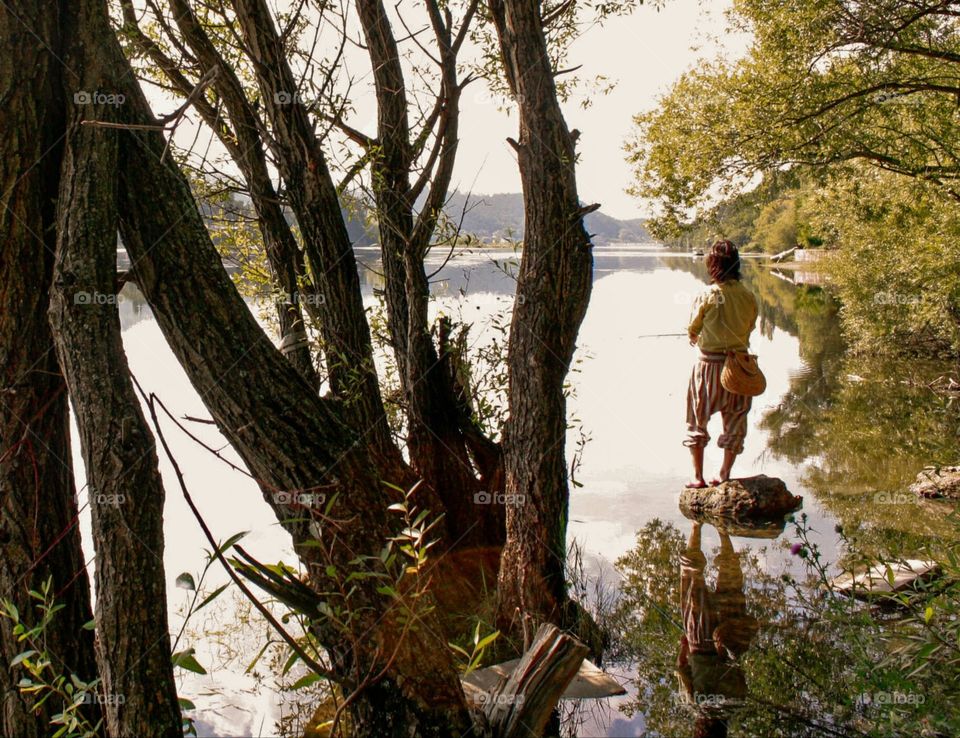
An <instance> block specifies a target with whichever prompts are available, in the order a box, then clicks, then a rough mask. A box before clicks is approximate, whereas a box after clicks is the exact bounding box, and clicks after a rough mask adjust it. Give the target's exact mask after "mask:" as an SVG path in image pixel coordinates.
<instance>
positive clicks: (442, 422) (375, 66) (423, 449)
mask: <svg viewBox="0 0 960 738" xmlns="http://www.w3.org/2000/svg"><path fill="white" fill-rule="evenodd" d="M356 4H357V12H358V17H359V20H360V23H361V26H362V28H363V32H364V37H365V40H366V42H367V51H368V54H369V56H370V63H371V67H372V70H373V77H374V84H375V86H376V94H377V140H376V143H375V146H376V155H375V156H373V158H372V165H371V166H372V172H373V176H372V181H373V193H374V198H375V200H376V205H377V219H378V228H379V234H380V251H381V254H382V255H383V266H384V277H385V280H386V290H385V292H386V302H387V311H388V317H389V321H388V323H389V329H390V340H391V343H392V345H393V350H394V355H395V356H396V360H397V369H398V372H399V375H400V383H401V387H402V388H403V394H404V400H405V403H406V409H407V426H408V427H407V448H408V451H409V454H410V462H411V465H412V466H413V468H414V469H415V470H416V472H417V473H418V474H419V475H420V477H421V478H422V479H423V480H425V482H426V483H427V484H429V485H430V486H431V487H432V488H433V489H434V490H436V491H437V494H438V495H439V496H440V498H441V499H442V501H443V505H444V512H445V516H446V522H447V528H448V531H449V539H450V543H451V545H452V547H453V548H457V549H460V550H465V549H477V548H499V547H500V546H502V545H503V541H504V533H505V528H504V518H505V516H504V511H503V507H502V506H501V505H498V504H495V503H493V495H492V494H490V493H493V492H499V491H501V489H500V487H496V488H491V486H490V484H491V483H494V484H496V482H498V481H500V478H501V477H500V475H499V474H497V473H496V472H495V470H494V469H491V468H490V467H491V466H496V467H499V466H500V458H499V454H495V455H492V456H491V455H488V456H480V455H479V454H471V446H470V443H469V440H470V437H469V436H468V434H469V433H470V432H474V433H479V430H478V429H475V428H473V427H470V428H465V427H464V426H471V425H472V420H473V419H472V418H471V417H470V416H469V415H468V414H466V415H465V414H464V413H463V412H462V407H461V403H460V402H459V400H458V397H457V395H456V389H457V388H456V387H455V385H454V384H453V382H452V381H451V372H450V371H449V367H448V366H447V363H448V362H449V359H450V357H448V356H443V355H440V354H439V353H438V346H436V345H435V344H434V341H433V337H432V336H431V332H430V323H429V316H428V312H429V304H430V285H429V283H428V280H427V275H426V273H425V271H424V257H425V256H426V254H427V251H428V249H429V246H430V240H431V238H432V237H433V234H434V230H435V227H436V224H437V220H438V218H437V214H436V212H435V211H436V210H438V209H439V208H440V207H442V204H443V201H444V200H445V199H446V194H447V190H448V187H449V184H450V175H451V174H452V168H453V161H454V159H455V157H456V150H457V145H458V140H457V135H458V134H457V131H458V121H459V104H460V87H459V85H458V83H457V75H456V72H457V69H456V65H457V58H456V55H457V50H456V49H455V48H453V41H452V29H451V28H450V27H449V25H448V24H449V23H450V19H449V18H448V19H447V20H446V21H444V20H443V18H442V17H441V14H440V11H439V10H438V9H437V6H436V3H435V2H434V1H433V0H429V1H428V3H427V5H428V11H429V12H430V13H431V16H432V18H433V21H434V31H435V35H436V38H437V45H438V47H439V48H438V51H437V54H438V56H439V57H440V60H441V67H442V69H443V82H442V89H441V91H440V92H439V93H438V96H439V97H440V101H438V104H439V105H441V111H442V112H441V113H440V122H439V123H438V130H439V134H438V136H437V138H438V140H437V142H436V144H435V146H436V147H438V152H436V154H437V156H436V159H437V161H438V166H437V171H436V174H435V176H434V178H433V181H432V183H431V187H430V190H429V193H428V196H427V199H426V202H425V204H424V208H423V210H422V212H421V213H420V214H419V216H418V217H416V218H415V216H414V211H413V207H414V202H413V199H414V192H413V190H412V189H411V185H410V168H411V166H412V165H413V159H414V155H415V152H414V151H413V148H414V147H413V144H412V143H411V141H410V125H409V117H408V106H407V97H406V82H405V79H404V72H403V67H402V65H401V63H400V56H399V52H398V50H397V45H396V40H395V38H394V35H393V31H392V29H391V27H390V21H389V18H388V16H387V12H386V9H385V7H384V5H383V3H382V2H381V0H357V3H356ZM471 18H472V12H470V13H468V14H467V15H466V17H465V20H464V23H466V24H468V25H469V23H470V20H471ZM446 349H447V346H446V345H445V344H444V343H443V342H442V341H441V342H440V345H439V350H440V351H441V352H442V351H445V350H446ZM491 445H492V444H491ZM478 500H488V501H489V502H488V503H486V504H478ZM486 574H487V575H488V576H489V575H491V574H495V571H493V572H491V571H487V572H486Z"/></svg>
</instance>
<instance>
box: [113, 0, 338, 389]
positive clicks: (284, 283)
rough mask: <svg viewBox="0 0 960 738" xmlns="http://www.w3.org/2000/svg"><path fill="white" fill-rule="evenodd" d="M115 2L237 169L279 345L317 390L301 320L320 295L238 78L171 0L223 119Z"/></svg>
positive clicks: (124, 3)
mask: <svg viewBox="0 0 960 738" xmlns="http://www.w3.org/2000/svg"><path fill="white" fill-rule="evenodd" d="M120 4H121V7H122V9H123V19H124V32H125V33H127V34H129V35H130V38H132V39H133V40H134V42H135V43H136V44H137V46H138V48H139V49H140V50H141V52H142V53H144V54H145V55H146V56H147V57H148V58H149V59H150V60H151V61H152V62H153V63H154V64H156V65H157V67H159V69H161V70H162V71H163V73H164V75H165V76H166V77H167V79H168V80H169V82H170V84H172V85H173V86H174V87H175V88H176V89H177V90H178V91H179V92H180V94H181V95H183V96H184V98H186V99H190V100H192V105H193V107H194V109H195V110H196V111H197V112H198V113H199V115H200V117H201V118H202V119H203V121H204V123H206V125H207V126H208V127H209V128H210V130H211V131H213V132H214V133H216V135H217V137H218V138H219V139H220V142H221V143H222V144H223V145H224V147H225V148H226V149H227V151H228V152H229V153H230V157H231V158H232V159H233V161H234V162H235V163H236V165H237V167H238V168H239V169H240V171H241V172H242V174H243V177H244V179H245V180H246V182H247V186H248V187H249V189H250V200H251V202H252V203H253V206H254V209H255V210H256V213H257V225H258V227H259V229H260V234H261V236H262V237H263V244H264V250H265V251H266V254H267V261H268V263H269V264H270V268H271V271H272V272H273V276H274V278H275V279H276V281H277V284H278V286H279V287H280V289H281V290H282V291H283V295H281V298H280V299H279V300H278V301H277V315H278V319H279V323H280V337H281V340H282V341H283V343H282V344H281V345H284V344H287V345H288V347H287V348H285V349H284V354H286V356H287V358H289V359H290V361H291V363H292V364H293V365H294V366H295V367H297V369H298V370H299V372H300V373H301V374H302V375H303V377H304V379H306V380H307V382H308V383H309V384H310V385H311V386H312V387H315V388H319V377H318V375H317V371H316V368H315V367H314V365H313V358H312V356H311V352H310V345H309V342H308V341H307V340H306V335H305V331H304V320H303V308H304V306H306V307H307V309H308V310H307V311H308V312H312V314H313V315H318V312H317V306H318V305H319V295H318V293H317V292H316V288H315V286H314V285H313V284H312V283H311V282H310V281H309V279H308V277H307V275H306V273H305V269H304V264H303V258H302V256H301V253H300V249H299V247H298V246H297V242H296V239H295V238H294V235H293V232H292V231H291V229H290V224H289V223H287V219H286V217H284V213H283V207H282V206H281V204H280V199H279V196H278V194H277V192H276V189H275V188H274V186H273V181H272V180H271V178H270V172H269V169H268V168H267V158H266V151H265V146H264V143H263V140H262V138H261V135H260V127H259V121H258V119H257V116H256V113H255V112H254V110H253V107H252V105H250V103H249V101H248V100H247V97H246V95H245V94H244V91H243V85H242V84H241V82H240V79H239V78H238V77H237V74H236V72H235V71H234V70H233V69H232V68H231V67H230V66H229V65H228V64H226V63H225V62H224V60H223V57H221V56H220V54H219V53H218V52H217V50H216V47H215V46H214V44H213V43H212V41H211V40H210V38H209V37H208V36H207V34H206V33H205V32H204V30H203V27H202V26H201V24H200V21H199V20H198V18H197V17H196V15H195V14H194V12H193V9H192V8H191V7H190V5H189V4H188V3H186V2H184V0H170V9H171V10H172V11H173V13H174V19H175V21H176V23H177V26H178V28H180V30H181V32H182V33H183V40H184V42H185V44H186V45H187V46H188V47H189V48H190V51H191V52H192V53H193V55H194V56H195V57H196V59H197V61H198V63H199V64H200V65H201V67H202V69H203V70H204V72H205V73H207V72H211V71H212V72H214V73H215V76H214V77H213V79H212V81H211V82H210V83H209V84H210V86H211V87H212V88H213V89H214V90H216V92H217V95H218V96H219V99H220V101H221V102H222V104H223V108H224V110H225V112H226V114H227V118H228V119H229V123H228V122H227V121H226V120H224V118H223V116H222V115H221V113H220V111H219V110H218V109H217V108H216V107H214V105H212V104H211V103H210V102H209V101H208V100H207V98H206V97H205V96H203V95H194V94H193V91H194V83H192V82H190V80H188V79H187V77H186V76H185V75H184V73H183V71H182V70H181V68H180V67H179V65H178V64H177V63H176V62H175V61H174V60H173V59H171V58H170V57H169V56H167V54H166V53H165V52H164V51H163V49H161V48H160V46H159V45H157V44H156V43H155V42H154V41H153V40H152V39H150V38H149V37H148V36H147V35H146V34H145V33H143V31H141V30H140V27H139V25H138V23H137V11H136V9H135V8H134V5H133V1H132V0H121V3H120Z"/></svg>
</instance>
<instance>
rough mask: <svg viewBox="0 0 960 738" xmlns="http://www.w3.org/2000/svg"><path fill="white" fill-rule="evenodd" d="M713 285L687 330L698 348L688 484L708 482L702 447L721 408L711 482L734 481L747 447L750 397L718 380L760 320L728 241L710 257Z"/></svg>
mask: <svg viewBox="0 0 960 738" xmlns="http://www.w3.org/2000/svg"><path fill="white" fill-rule="evenodd" d="M706 262H707V271H709V272H710V287H709V288H708V289H707V290H706V291H705V292H704V293H703V294H702V295H700V296H699V297H698V298H697V299H696V300H695V301H694V304H693V311H692V314H691V317H690V325H689V326H688V328H687V334H688V336H689V338H690V345H691V346H696V347H698V348H699V350H700V355H699V357H698V358H697V363H696V364H695V365H694V367H693V372H692V374H691V375H690V385H689V387H688V389H687V437H686V440H684V442H683V444H684V445H685V446H687V447H688V448H689V449H690V453H691V455H692V457H693V471H694V478H693V481H692V482H690V483H689V484H687V487H692V488H696V489H700V488H703V487H706V486H707V483H706V481H705V480H704V476H703V449H704V448H705V447H706V445H707V443H708V442H709V441H710V434H709V433H707V423H708V422H709V421H710V417H711V416H712V415H713V414H714V413H716V412H719V413H720V416H721V418H722V419H723V433H721V435H720V437H719V438H718V439H717V445H718V446H720V448H722V449H723V464H722V465H721V467H720V472H719V474H718V475H717V477H716V478H715V479H713V480H711V482H710V484H711V485H717V484H720V483H722V482H726V481H727V480H728V479H730V470H731V468H732V467H733V462H734V461H735V460H736V458H737V456H738V455H739V454H740V453H741V452H742V451H743V440H744V438H745V437H746V435H747V413H749V412H750V405H751V402H752V399H753V398H751V397H750V396H748V395H737V394H734V393H732V392H729V391H728V390H726V389H724V387H723V385H722V384H721V383H720V374H721V372H722V371H723V362H724V360H725V359H726V357H727V353H728V352H730V351H747V350H748V349H749V347H750V334H751V333H752V332H753V329H754V328H755V327H756V324H757V315H758V312H759V311H758V308H757V298H756V297H754V295H753V293H752V292H751V291H750V290H748V289H747V288H746V287H745V286H744V285H743V283H742V282H741V281H740V252H739V251H738V250H737V247H736V246H735V245H734V244H733V243H731V242H730V241H717V242H716V243H714V244H713V246H711V247H710V251H709V253H708V254H707V257H706Z"/></svg>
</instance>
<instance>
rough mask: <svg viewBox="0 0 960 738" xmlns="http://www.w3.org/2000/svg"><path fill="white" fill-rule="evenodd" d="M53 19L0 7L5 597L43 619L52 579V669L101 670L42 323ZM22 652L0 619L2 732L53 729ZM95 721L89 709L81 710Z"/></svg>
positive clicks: (55, 159)
mask: <svg viewBox="0 0 960 738" xmlns="http://www.w3.org/2000/svg"><path fill="white" fill-rule="evenodd" d="M56 21H57V18H56V14H55V13H50V12H49V10H48V8H47V7H46V6H45V4H44V3H42V2H39V1H38V2H20V3H17V5H16V10H14V9H13V8H11V6H9V5H4V6H2V7H0V39H2V44H0V99H2V100H3V104H2V105H0V132H2V133H0V597H4V598H9V599H10V600H12V601H13V602H14V603H15V604H16V605H17V607H18V609H19V612H20V615H21V617H22V619H23V620H24V621H25V622H27V623H29V624H33V623H34V622H35V621H36V620H37V619H38V614H37V611H36V608H35V605H36V602H35V601H34V600H32V599H31V598H29V597H28V594H27V593H28V592H29V591H30V590H35V589H39V587H40V584H41V583H42V582H44V581H45V580H46V579H47V578H51V579H52V580H53V591H54V592H55V593H56V599H57V602H58V603H59V604H61V605H63V606H64V607H63V609H62V610H60V612H58V613H57V615H56V618H55V621H54V627H53V629H52V630H51V631H50V632H48V633H47V638H46V645H47V648H48V650H49V653H50V656H51V658H52V660H53V668H54V669H55V670H56V671H57V672H58V673H61V674H65V675H66V674H70V673H73V674H76V675H77V676H78V677H79V678H80V679H82V680H84V681H87V682H89V681H93V680H94V679H95V678H96V676H97V673H96V672H97V669H96V659H95V657H94V647H93V633H92V632H91V631H89V630H85V629H84V628H83V625H84V624H85V623H87V622H88V621H89V620H90V619H91V618H92V613H91V611H90V585H89V581H88V579H87V572H86V566H85V562H84V556H83V552H82V551H81V547H80V531H79V526H78V525H77V515H78V512H77V503H76V497H75V490H74V478H73V465H72V461H71V450H70V434H69V419H68V406H67V393H66V386H65V384H64V380H63V376H62V375H61V373H60V368H59V366H58V365H57V360H56V353H55V352H54V348H53V339H52V336H51V333H50V328H49V324H48V322H47V306H48V301H49V286H50V279H51V273H52V269H53V254H54V248H55V246H56V241H55V237H54V230H53V224H54V217H55V214H54V206H55V199H56V181H57V167H58V165H59V152H60V150H61V146H60V135H61V132H62V126H63V116H62V100H61V97H60V93H59V89H58V87H59V84H58V82H57V78H58V77H59V74H60V72H61V68H60V62H59V61H58V60H57V59H56V51H55V50H56V49H57V48H58V40H57V23H56ZM23 650H25V646H24V644H23V643H18V642H16V640H15V638H14V637H13V634H12V627H11V623H10V621H9V620H7V619H6V618H0V735H4V736H17V738H20V737H21V736H22V737H23V738H33V737H34V736H38V737H39V736H46V735H49V734H51V733H52V732H53V730H54V729H53V728H52V727H51V725H50V718H51V716H52V715H53V714H55V713H57V712H60V711H61V709H62V708H63V705H62V704H58V703H57V701H56V700H49V701H48V702H47V703H46V704H44V705H43V707H41V708H40V709H39V711H38V712H37V713H36V714H34V711H33V703H34V700H33V699H32V698H31V697H30V696H28V695H24V694H21V693H20V691H19V690H18V689H17V683H18V682H19V680H20V678H21V677H22V676H23V674H22V673H21V672H20V671H19V670H18V669H16V668H14V669H11V668H10V666H9V664H10V661H11V659H12V658H13V657H14V656H16V655H17V654H18V653H20V652H21V651H23ZM85 717H86V718H87V719H88V720H89V721H90V723H91V724H96V723H97V722H98V721H99V719H100V711H99V708H97V707H96V706H95V705H91V706H88V707H87V708H85Z"/></svg>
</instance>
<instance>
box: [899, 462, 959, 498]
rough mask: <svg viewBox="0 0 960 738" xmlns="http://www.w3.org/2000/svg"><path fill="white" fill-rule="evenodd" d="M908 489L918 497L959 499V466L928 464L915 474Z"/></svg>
mask: <svg viewBox="0 0 960 738" xmlns="http://www.w3.org/2000/svg"><path fill="white" fill-rule="evenodd" d="M910 491H911V492H913V493H914V494H915V495H917V496H918V497H927V498H938V497H948V498H950V499H952V500H960V466H928V467H927V468H926V469H924V470H923V471H922V472H920V473H919V474H918V475H917V481H916V482H914V483H913V484H911V485H910Z"/></svg>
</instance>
